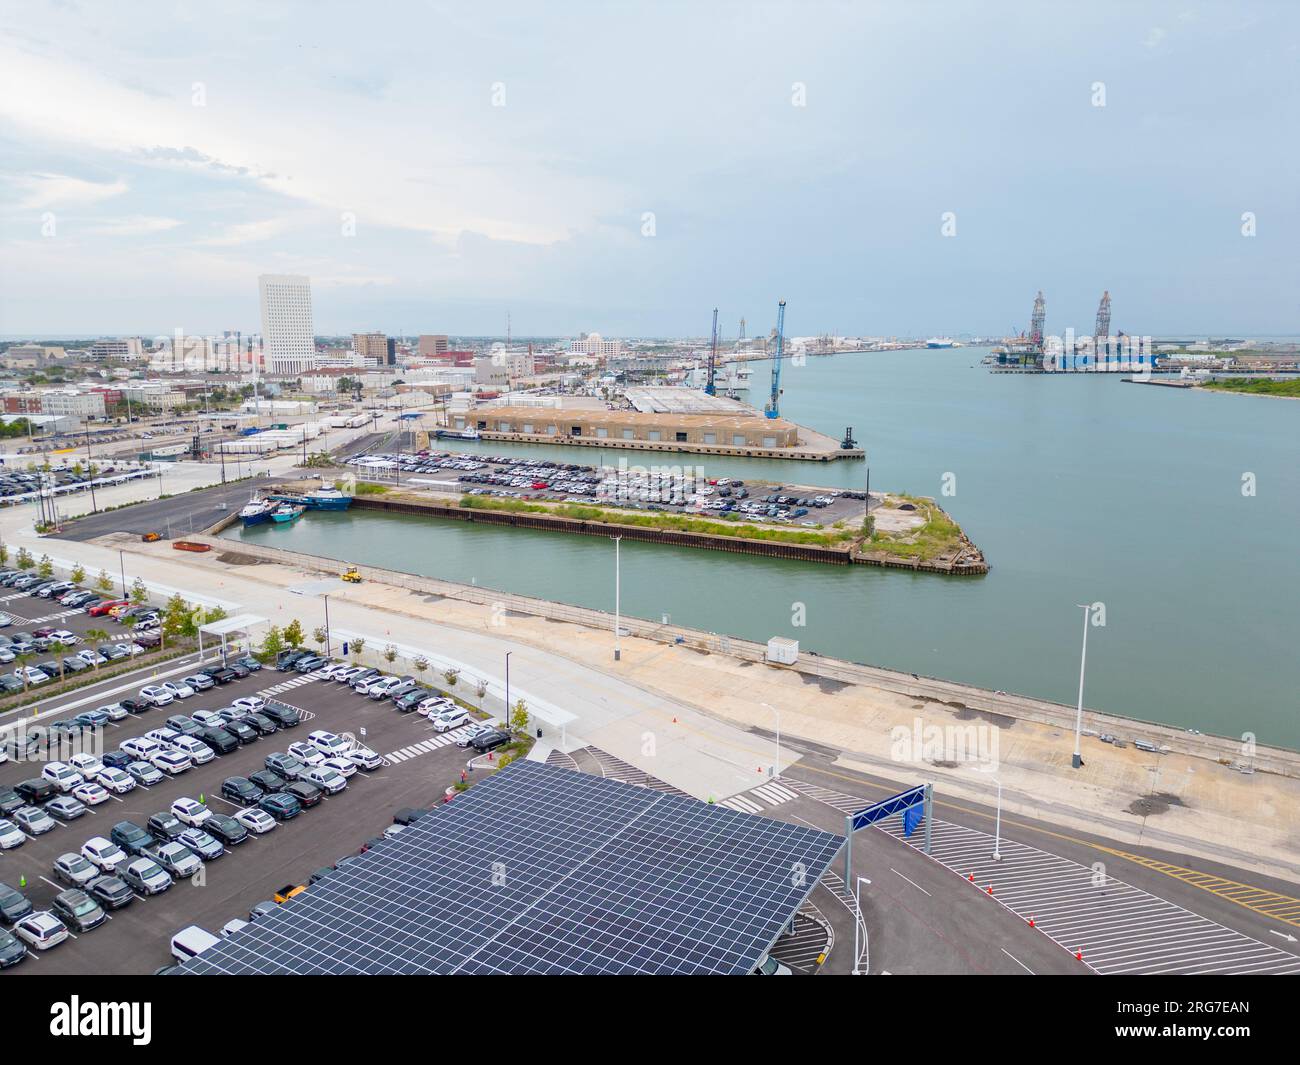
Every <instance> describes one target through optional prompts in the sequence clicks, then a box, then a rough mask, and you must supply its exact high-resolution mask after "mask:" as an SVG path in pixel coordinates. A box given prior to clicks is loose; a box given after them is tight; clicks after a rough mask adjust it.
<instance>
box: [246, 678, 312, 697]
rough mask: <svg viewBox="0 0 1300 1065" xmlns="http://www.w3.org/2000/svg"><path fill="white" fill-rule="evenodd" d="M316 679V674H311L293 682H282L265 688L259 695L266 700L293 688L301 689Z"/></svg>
mask: <svg viewBox="0 0 1300 1065" xmlns="http://www.w3.org/2000/svg"><path fill="white" fill-rule="evenodd" d="M315 679H316V676H315V674H313V673H309V674H307V675H306V676H304V677H294V678H293V680H285V681H281V682H280V683H279V684H273V685H271V687H269V688H263V689H262V690H261V691H260V692H258V693H257V694H258V695H260V696H262V697H263V698H265V697H266V696H268V695H279V694H280V693H281V692H287V691H289V690H290V689H291V688H300V687H302V686H303V685H304V684H310V683H311V682H312V681H314V680H315Z"/></svg>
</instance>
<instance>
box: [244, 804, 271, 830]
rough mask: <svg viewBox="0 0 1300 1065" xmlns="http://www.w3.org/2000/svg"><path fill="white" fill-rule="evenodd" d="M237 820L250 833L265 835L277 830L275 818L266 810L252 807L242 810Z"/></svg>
mask: <svg viewBox="0 0 1300 1065" xmlns="http://www.w3.org/2000/svg"><path fill="white" fill-rule="evenodd" d="M235 820H236V821H238V822H239V823H240V824H241V825H243V826H244V827H245V828H246V829H248V831H250V832H253V833H256V834H257V835H259V836H260V835H263V834H265V833H267V832H270V831H271V830H272V829H273V828H275V818H274V817H272V816H271V815H270V814H268V813H267V812H266V811H265V810H259V809H257V808H256V807H253V806H250V807H249V808H248V809H246V810H240V811H239V813H237V814H235Z"/></svg>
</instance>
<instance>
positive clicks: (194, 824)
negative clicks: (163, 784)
mask: <svg viewBox="0 0 1300 1065" xmlns="http://www.w3.org/2000/svg"><path fill="white" fill-rule="evenodd" d="M172 813H173V814H174V815H175V816H176V819H177V820H178V821H182V822H184V823H185V824H187V825H189V827H190V828H199V827H200V826H202V824H203V822H204V821H206V820H207V819H208V818H209V817H211V816H212V811H211V810H209V809H208V808H207V807H206V806H204V805H203V803H201V802H199V801H198V800H197V799H190V798H181V799H177V800H176V801H175V802H173V803H172Z"/></svg>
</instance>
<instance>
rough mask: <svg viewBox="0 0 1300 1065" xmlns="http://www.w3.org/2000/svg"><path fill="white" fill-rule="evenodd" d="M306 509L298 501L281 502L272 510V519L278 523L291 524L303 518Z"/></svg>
mask: <svg viewBox="0 0 1300 1065" xmlns="http://www.w3.org/2000/svg"><path fill="white" fill-rule="evenodd" d="M306 509H307V508H306V507H304V506H299V505H298V504H296V503H281V504H280V505H279V506H278V507H276V508H275V509H274V510H273V511H271V520H272V521H273V522H275V523H276V524H277V525H289V524H291V523H292V522H295V521H297V520H298V519H299V518H301V517H302V514H303V511H305V510H306Z"/></svg>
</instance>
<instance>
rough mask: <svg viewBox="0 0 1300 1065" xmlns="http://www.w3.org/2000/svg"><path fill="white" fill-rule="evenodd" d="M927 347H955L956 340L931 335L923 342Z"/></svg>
mask: <svg viewBox="0 0 1300 1065" xmlns="http://www.w3.org/2000/svg"><path fill="white" fill-rule="evenodd" d="M925 346H926V347H927V348H955V347H956V346H957V341H955V340H953V338H952V337H931V338H930V339H929V340H927V341H926V342H925Z"/></svg>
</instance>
